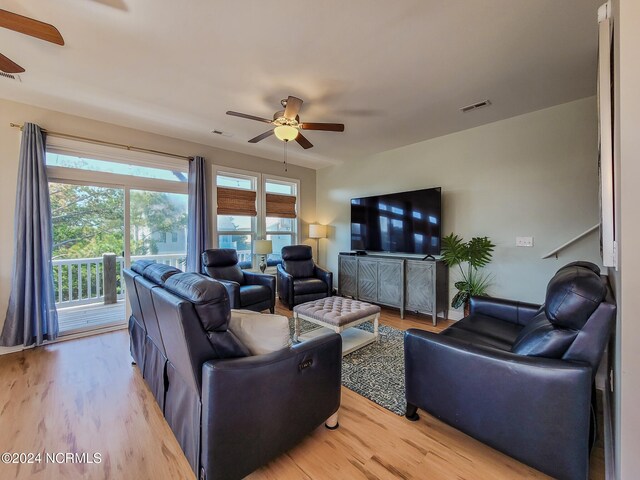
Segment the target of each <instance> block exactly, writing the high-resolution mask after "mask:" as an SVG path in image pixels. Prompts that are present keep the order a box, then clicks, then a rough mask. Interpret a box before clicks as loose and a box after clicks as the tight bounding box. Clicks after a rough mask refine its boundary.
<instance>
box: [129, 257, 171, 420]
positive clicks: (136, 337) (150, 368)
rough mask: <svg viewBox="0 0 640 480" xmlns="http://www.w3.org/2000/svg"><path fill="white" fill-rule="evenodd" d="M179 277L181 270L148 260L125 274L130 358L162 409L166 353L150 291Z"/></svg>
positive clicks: (137, 263) (134, 266)
mask: <svg viewBox="0 0 640 480" xmlns="http://www.w3.org/2000/svg"><path fill="white" fill-rule="evenodd" d="M176 273H180V270H178V269H177V268H174V267H171V266H169V265H163V264H161V263H155V262H152V261H148V260H143V261H139V262H135V263H134V264H133V265H132V266H131V270H126V269H125V271H124V278H125V282H126V286H127V291H128V293H129V299H130V302H131V313H132V315H131V318H130V319H129V332H130V339H131V340H130V341H131V354H132V357H133V358H134V360H135V361H136V363H137V364H138V366H139V367H140V371H141V372H142V377H143V378H144V380H145V382H146V383H147V385H148V386H149V389H150V390H151V392H152V393H153V396H154V397H155V399H156V402H158V405H159V406H160V409H164V400H165V394H166V382H165V377H166V374H167V372H166V368H167V353H166V351H165V348H164V341H163V340H162V335H161V334H160V327H159V326H158V317H157V316H156V312H155V309H154V308H153V303H152V300H151V291H152V290H153V289H154V288H161V287H162V285H164V282H165V281H166V280H167V279H168V278H169V277H170V276H172V275H175V274H176Z"/></svg>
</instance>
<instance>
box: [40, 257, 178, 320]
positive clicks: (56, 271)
mask: <svg viewBox="0 0 640 480" xmlns="http://www.w3.org/2000/svg"><path fill="white" fill-rule="evenodd" d="M141 259H145V260H154V261H156V262H158V263H163V264H165V265H171V266H172V267H176V268H179V269H181V270H184V263H185V255H184V254H165V255H135V256H132V257H131V261H132V262H135V261H136V260H141ZM52 263H53V278H54V287H55V296H56V306H57V307H58V308H65V307H73V306H77V305H87V304H91V303H101V302H104V296H105V288H107V289H109V290H110V291H111V292H113V291H114V290H115V292H116V295H117V299H118V300H120V299H123V298H124V296H125V282H124V278H123V276H122V270H123V269H124V257H116V264H115V268H116V271H115V275H110V276H109V277H110V278H114V281H115V285H106V286H105V285H104V273H105V272H104V261H103V257H95V258H70V259H64V260H53V262H52Z"/></svg>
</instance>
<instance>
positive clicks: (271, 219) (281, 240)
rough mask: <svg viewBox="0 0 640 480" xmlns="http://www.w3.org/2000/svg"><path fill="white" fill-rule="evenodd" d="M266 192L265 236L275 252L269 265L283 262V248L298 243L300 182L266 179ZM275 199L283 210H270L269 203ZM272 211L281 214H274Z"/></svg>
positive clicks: (269, 258)
mask: <svg viewBox="0 0 640 480" xmlns="http://www.w3.org/2000/svg"><path fill="white" fill-rule="evenodd" d="M264 190H265V197H266V202H265V203H266V204H267V205H266V207H265V210H266V212H265V236H266V238H267V240H271V241H272V242H273V252H274V253H272V254H271V255H269V256H268V257H267V264H275V263H277V262H280V261H281V260H282V256H281V254H280V252H281V251H282V247H286V246H288V245H294V244H295V243H297V233H298V219H297V208H296V207H297V203H298V199H297V194H298V182H292V181H286V180H281V179H280V180H276V179H272V178H265V180H264ZM269 194H276V195H277V196H276V195H273V196H270V195H269ZM274 197H275V198H278V199H279V200H280V202H279V205H278V207H281V208H277V207H276V208H270V206H269V203H270V201H271V199H273V198H274ZM282 200H284V202H283V201H282ZM287 200H289V201H287ZM287 205H289V207H287ZM270 210H273V211H275V212H280V213H272V212H270ZM266 215H272V216H266ZM276 215H278V216H276ZM280 215H284V216H280Z"/></svg>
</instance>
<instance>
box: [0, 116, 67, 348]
mask: <svg viewBox="0 0 640 480" xmlns="http://www.w3.org/2000/svg"><path fill="white" fill-rule="evenodd" d="M45 153H46V152H45V136H44V132H43V131H42V130H41V129H40V127H38V126H37V125H34V124H32V123H26V124H25V125H24V128H23V129H22V144H21V146H20V159H19V161H20V166H19V169H18V189H17V194H16V211H15V225H14V228H15V230H14V232H15V233H14V235H15V238H14V251H13V276H12V280H11V295H10V297H9V307H8V308H7V316H6V318H5V321H4V327H3V328H2V335H0V345H3V346H7V347H10V346H16V345H20V344H22V345H24V346H25V347H26V346H29V345H33V344H34V343H35V344H36V345H40V344H42V342H43V341H45V340H54V339H55V338H56V337H57V336H58V312H57V311H56V305H55V294H54V288H53V266H52V263H51V251H52V249H53V231H52V227H51V205H50V203H49V183H48V182H47V170H46V166H45Z"/></svg>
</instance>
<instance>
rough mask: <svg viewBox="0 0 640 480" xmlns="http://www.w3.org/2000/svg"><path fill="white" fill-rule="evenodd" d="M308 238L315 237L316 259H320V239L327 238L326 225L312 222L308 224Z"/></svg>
mask: <svg viewBox="0 0 640 480" xmlns="http://www.w3.org/2000/svg"><path fill="white" fill-rule="evenodd" d="M309 238H315V240H316V256H317V257H318V258H317V259H316V260H317V261H318V262H319V261H320V239H321V238H327V226H326V225H320V224H317V223H312V224H311V225H309Z"/></svg>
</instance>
